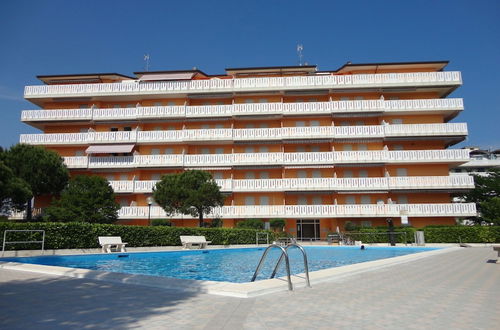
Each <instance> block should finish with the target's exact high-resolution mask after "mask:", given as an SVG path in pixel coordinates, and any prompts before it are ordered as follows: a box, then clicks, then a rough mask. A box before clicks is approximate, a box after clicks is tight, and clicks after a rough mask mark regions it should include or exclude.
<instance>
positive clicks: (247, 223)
mask: <svg viewBox="0 0 500 330" xmlns="http://www.w3.org/2000/svg"><path fill="white" fill-rule="evenodd" d="M236 227H237V228H249V229H264V222H263V221H262V220H260V219H246V220H243V221H240V222H238V223H237V224H236Z"/></svg>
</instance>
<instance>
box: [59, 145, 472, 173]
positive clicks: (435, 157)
mask: <svg viewBox="0 0 500 330" xmlns="http://www.w3.org/2000/svg"><path fill="white" fill-rule="evenodd" d="M468 160H469V150H467V149H448V150H403V151H386V150H381V151H332V152H298V153H283V152H274V153H248V154H244V153H237V154H208V155H206V154H197V155H182V154H175V155H134V156H108V157H82V156H79V157H64V162H65V164H66V166H68V167H69V168H96V169H97V168H142V167H183V166H184V167H213V166H248V165H252V166H253V165H255V166H259V165H321V164H326V165H331V164H360V163H364V164H384V163H391V164H407V163H414V164H417V163H445V164H446V163H464V162H467V161H468Z"/></svg>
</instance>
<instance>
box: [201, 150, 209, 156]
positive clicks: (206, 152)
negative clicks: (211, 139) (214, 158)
mask: <svg viewBox="0 0 500 330" xmlns="http://www.w3.org/2000/svg"><path fill="white" fill-rule="evenodd" d="M201 153H202V154H204V155H207V154H209V153H210V149H208V148H201Z"/></svg>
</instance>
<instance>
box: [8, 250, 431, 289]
mask: <svg viewBox="0 0 500 330" xmlns="http://www.w3.org/2000/svg"><path fill="white" fill-rule="evenodd" d="M305 249H306V252H307V257H308V261H309V271H315V270H320V269H326V268H332V267H340V266H345V265H350V264H355V263H360V262H365V261H372V260H377V259H385V258H391V257H396V256H402V255H406V254H412V253H418V252H423V251H430V250H434V249H432V248H413V247H404V248H400V247H367V248H366V249H365V250H361V249H360V248H359V247H305ZM263 252H264V248H238V249H214V250H190V251H172V252H144V253H113V254H92V255H71V256H40V257H16V258H0V261H14V262H23V263H30V264H39V265H51V266H63V267H72V268H85V269H93V270H101V271H108V272H117V273H127V274H144V275H154V276H164V277H175V278H183V279H193V280H210V281H225V282H235V283H243V282H249V281H250V279H251V278H252V275H253V273H254V271H255V268H256V267H257V264H258V263H259V260H260V257H261V256H262V253H263ZM280 253H281V251H280V250H278V249H274V250H272V251H271V252H270V253H269V254H268V257H267V260H266V262H265V264H264V267H263V268H262V270H261V272H260V274H259V276H258V277H257V280H261V279H266V278H269V276H270V274H271V273H272V270H273V267H274V265H275V264H276V261H277V260H278V258H279V256H280ZM289 256H290V268H291V271H292V273H293V274H298V273H302V272H304V263H303V259H302V254H301V253H300V251H299V250H298V249H289ZM284 275H285V272H284V262H283V263H282V266H281V268H280V272H279V273H278V276H284Z"/></svg>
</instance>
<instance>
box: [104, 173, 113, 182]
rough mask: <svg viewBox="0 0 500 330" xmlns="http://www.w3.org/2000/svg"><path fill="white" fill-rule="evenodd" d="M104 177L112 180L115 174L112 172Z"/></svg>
mask: <svg viewBox="0 0 500 330" xmlns="http://www.w3.org/2000/svg"><path fill="white" fill-rule="evenodd" d="M106 179H107V180H108V181H113V180H114V179H115V176H114V175H113V174H108V175H106Z"/></svg>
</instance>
